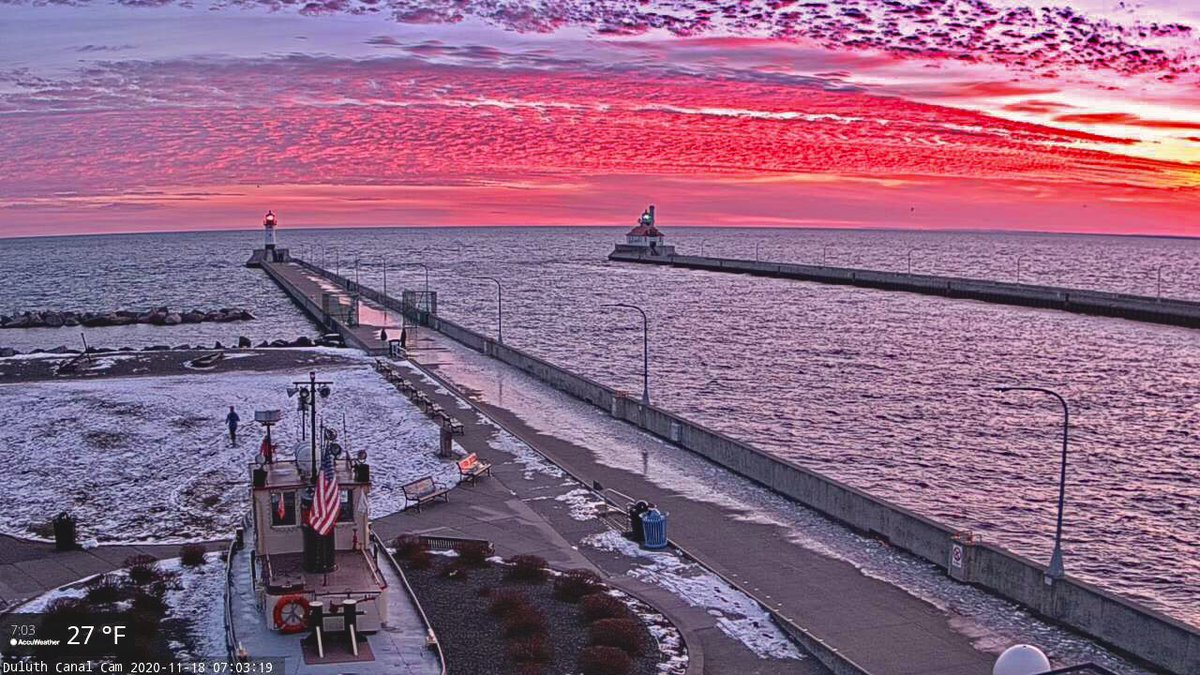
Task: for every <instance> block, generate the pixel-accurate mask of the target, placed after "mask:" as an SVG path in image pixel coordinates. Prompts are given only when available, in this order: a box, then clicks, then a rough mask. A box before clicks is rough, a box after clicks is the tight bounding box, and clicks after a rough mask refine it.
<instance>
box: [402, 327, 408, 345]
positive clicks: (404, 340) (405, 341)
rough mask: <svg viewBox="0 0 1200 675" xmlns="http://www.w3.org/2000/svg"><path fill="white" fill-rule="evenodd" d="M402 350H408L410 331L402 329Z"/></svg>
mask: <svg viewBox="0 0 1200 675" xmlns="http://www.w3.org/2000/svg"><path fill="white" fill-rule="evenodd" d="M400 349H408V331H407V330H405V329H404V328H401V329H400Z"/></svg>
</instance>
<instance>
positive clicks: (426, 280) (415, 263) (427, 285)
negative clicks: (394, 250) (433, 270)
mask: <svg viewBox="0 0 1200 675" xmlns="http://www.w3.org/2000/svg"><path fill="white" fill-rule="evenodd" d="M405 264H407V265H417V266H419V267H421V268H422V269H424V270H425V296H426V298H428V296H429V266H428V265H426V264H425V263H420V262H410V263H405Z"/></svg>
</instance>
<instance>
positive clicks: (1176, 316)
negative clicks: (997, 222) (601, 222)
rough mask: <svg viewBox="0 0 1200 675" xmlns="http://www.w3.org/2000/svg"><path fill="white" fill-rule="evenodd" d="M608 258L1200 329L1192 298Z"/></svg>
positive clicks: (744, 263) (687, 258)
mask: <svg viewBox="0 0 1200 675" xmlns="http://www.w3.org/2000/svg"><path fill="white" fill-rule="evenodd" d="M608 259H609V260H612V261H615V262H630V263H642V264H647V265H665V266H669V267H684V268H688V269H695V270H706V271H709V272H733V273H737V274H750V275H754V276H761V277H775V278H781V279H796V280H799V281H814V282H817V283H823V284H839V285H843V286H859V287H862V288H875V289H879V290H888V291H907V292H910V293H921V294H924V295H938V296H942V297H946V298H962V299H967V300H979V301H982V302H991V303H997V304H1002V305H1018V306H1022V307H1039V308H1043V309H1057V310H1062V311H1065V312H1074V313H1076V314H1091V315H1097V316H1110V317H1117V318H1122V319H1131V320H1133V321H1145V322H1149V323H1161V324H1168V325H1172V326H1184V327H1187V328H1200V302H1192V301H1188V300H1175V299H1170V298H1152V297H1146V296H1141V295H1129V294H1125V293H1106V292H1103V291H1091V290H1084V289H1075V288H1061V287H1056V286H1038V285H1032V284H1018V283H1012V282H1005V281H989V280H985V279H969V278H962V277H943V276H934V275H927V274H907V273H904V272H887V271H880V270H866V269H856V268H849V267H826V266H822V265H801V264H795V263H781V262H768V261H765V260H740V259H736V258H709V257H704V256H694V255H662V254H657V255H656V254H652V253H649V252H645V251H637V250H620V249H618V250H616V251H613V252H612V253H611V254H609V256H608Z"/></svg>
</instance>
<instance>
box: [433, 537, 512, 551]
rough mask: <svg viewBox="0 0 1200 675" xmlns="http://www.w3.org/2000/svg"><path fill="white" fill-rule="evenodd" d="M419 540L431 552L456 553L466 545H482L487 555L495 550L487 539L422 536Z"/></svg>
mask: <svg viewBox="0 0 1200 675" xmlns="http://www.w3.org/2000/svg"><path fill="white" fill-rule="evenodd" d="M420 539H421V541H422V542H424V543H425V545H426V546H427V547H428V548H429V549H430V550H433V551H446V550H452V551H458V550H459V549H460V548H461V547H462V546H465V545H467V544H483V545H484V546H486V547H487V550H488V552H489V553H491V552H494V551H495V550H496V549H495V547H494V546H492V542H490V541H488V540H487V539H470V538H468V537H432V536H427V535H422V536H421V537H420Z"/></svg>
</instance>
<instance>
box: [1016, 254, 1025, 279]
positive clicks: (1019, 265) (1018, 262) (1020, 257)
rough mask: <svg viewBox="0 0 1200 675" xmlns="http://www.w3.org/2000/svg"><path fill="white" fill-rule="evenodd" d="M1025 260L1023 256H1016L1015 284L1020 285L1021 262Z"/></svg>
mask: <svg viewBox="0 0 1200 675" xmlns="http://www.w3.org/2000/svg"><path fill="white" fill-rule="evenodd" d="M1024 259H1025V255H1024V254H1021V255H1019V256H1017V283H1018V284H1019V283H1021V261H1022V260H1024Z"/></svg>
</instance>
